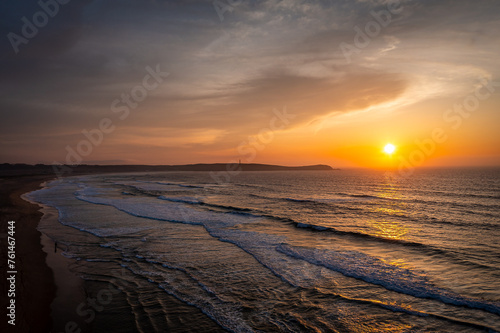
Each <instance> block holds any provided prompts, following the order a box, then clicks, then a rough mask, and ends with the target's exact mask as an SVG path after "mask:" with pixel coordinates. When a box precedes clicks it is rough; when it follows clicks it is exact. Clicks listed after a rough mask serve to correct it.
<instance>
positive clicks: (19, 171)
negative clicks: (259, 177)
mask: <svg viewBox="0 0 500 333" xmlns="http://www.w3.org/2000/svg"><path fill="white" fill-rule="evenodd" d="M57 168H58V170H60V173H61V174H62V175H63V176H70V175H71V174H93V173H111V172H113V173H114V172H155V171H235V170H241V171H331V170H338V169H333V168H332V167H331V166H329V165H324V164H317V165H306V166H282V165H272V164H257V163H242V164H227V163H211V164H203V163H199V164H184V165H88V164H80V165H63V166H57ZM39 174H55V171H54V167H53V166H52V165H46V164H36V165H30V164H9V163H4V164H0V175H1V176H20V175H39Z"/></svg>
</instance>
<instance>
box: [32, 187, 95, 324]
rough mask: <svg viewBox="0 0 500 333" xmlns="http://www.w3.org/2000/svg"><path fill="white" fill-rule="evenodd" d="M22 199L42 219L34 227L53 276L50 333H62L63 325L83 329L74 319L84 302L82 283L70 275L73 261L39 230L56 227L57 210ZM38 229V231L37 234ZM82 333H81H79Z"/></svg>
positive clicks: (59, 246) (77, 318) (79, 321)
mask: <svg viewBox="0 0 500 333" xmlns="http://www.w3.org/2000/svg"><path fill="white" fill-rule="evenodd" d="M23 199H24V200H26V201H29V202H31V203H33V204H36V205H38V206H40V207H41V209H40V212H42V214H43V215H42V217H41V219H40V222H39V224H38V226H37V230H39V231H40V234H41V237H40V243H41V245H42V250H43V251H44V252H45V253H46V255H47V256H46V259H45V262H46V264H47V266H48V267H49V268H50V269H51V270H52V272H53V275H54V283H55V285H56V292H55V295H54V298H53V300H52V302H51V305H50V310H51V319H52V330H51V331H52V332H66V328H65V327H66V324H67V323H69V322H75V323H76V324H77V325H78V327H79V328H83V327H85V325H84V323H83V322H81V318H80V317H78V316H77V314H76V309H77V307H78V305H79V304H81V303H82V302H84V301H85V288H84V283H85V281H84V280H83V279H82V278H80V277H79V276H78V275H76V274H75V273H73V272H72V271H71V269H70V266H71V264H72V263H74V262H73V260H71V259H69V258H67V257H65V256H64V255H63V253H64V249H62V248H61V245H62V244H60V245H58V244H57V243H55V242H54V240H53V239H51V238H50V237H49V236H48V235H47V234H45V233H44V232H43V228H50V227H51V225H53V224H54V223H59V220H58V216H59V213H58V212H57V209H55V208H53V207H50V206H46V205H43V204H40V203H34V202H33V201H31V200H29V199H28V198H25V197H24V195H23ZM41 228H42V230H40V229H41ZM82 332H85V330H82Z"/></svg>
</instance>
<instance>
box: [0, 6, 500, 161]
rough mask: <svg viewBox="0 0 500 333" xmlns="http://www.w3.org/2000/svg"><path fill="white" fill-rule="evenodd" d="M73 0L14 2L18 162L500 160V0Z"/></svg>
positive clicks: (10, 124) (0, 31)
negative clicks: (389, 151) (390, 148)
mask: <svg viewBox="0 0 500 333" xmlns="http://www.w3.org/2000/svg"><path fill="white" fill-rule="evenodd" d="M59 1H60V2H56V0H41V1H30V0H24V1H18V0H4V1H2V3H1V4H0V22H1V24H0V35H1V41H0V48H1V55H0V73H1V75H0V96H1V98H0V112H1V115H0V117H1V122H0V146H1V151H0V163H30V164H33V163H45V164H51V163H62V164H64V163H67V164H79V163H86V164H185V163H215V162H219V163H226V162H227V163H230V162H233V161H239V160H241V162H242V163H270V164H282V165H307V164H328V165H331V166H334V167H341V168H342V167H369V168H394V167H399V168H402V167H403V168H406V167H407V168H410V167H420V166H431V167H433V166H479V165H485V166H498V165H500V134H499V124H500V66H499V60H498V59H500V15H498V13H500V1H496V0H477V1H465V0H454V1H451V0H449V1H447V0H443V1H435V0H433V1H430V0H422V1H416V0H400V1H397V0H393V1H387V0H343V1H340V0H339V1H337V0H318V1H305V0H286V1H278V0H268V1H267V0H262V1H250V0H220V1H218V0H216V1H201V0H200V1H196V0H185V1H166V0H141V1H139V0H137V1H134V0H119V1H118V0H106V1H104V0H94V1H91V0H87V1H76V0H73V1H68V0H59ZM387 143H392V144H394V145H395V147H396V151H395V152H394V153H392V154H387V153H384V151H383V148H384V146H385V145H386V144H387Z"/></svg>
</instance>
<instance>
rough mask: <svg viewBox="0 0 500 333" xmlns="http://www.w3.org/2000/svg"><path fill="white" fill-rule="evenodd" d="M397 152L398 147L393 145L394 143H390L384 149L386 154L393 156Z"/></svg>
mask: <svg viewBox="0 0 500 333" xmlns="http://www.w3.org/2000/svg"><path fill="white" fill-rule="evenodd" d="M395 151H396V146H395V145H393V144H392V143H388V144H386V145H385V147H384V153H386V154H389V155H392V153H394V152H395Z"/></svg>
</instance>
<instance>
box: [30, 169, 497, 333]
mask: <svg viewBox="0 0 500 333" xmlns="http://www.w3.org/2000/svg"><path fill="white" fill-rule="evenodd" d="M219 180H220V179H219ZM226 180H228V181H226ZM27 197H28V198H29V199H30V200H32V201H35V202H38V203H41V204H43V205H45V206H47V207H48V208H47V209H49V210H50V209H52V210H54V209H56V210H57V214H46V215H47V216H46V218H44V219H43V220H42V222H41V223H40V225H39V230H40V231H41V232H42V233H44V234H45V235H47V236H48V237H49V238H51V239H52V240H53V241H55V242H56V243H57V246H58V248H59V249H61V250H62V251H63V255H64V256H65V257H67V258H70V260H71V265H70V269H71V270H72V271H73V272H74V273H75V274H76V275H78V276H80V277H82V278H83V279H84V281H85V284H86V289H87V296H88V297H89V299H90V300H89V299H87V301H86V302H85V304H80V306H78V307H77V308H75V311H72V312H73V315H72V316H71V317H70V318H65V320H72V321H74V322H76V323H77V324H78V325H81V326H80V327H81V328H82V330H83V331H85V330H87V331H92V332H164V331H165V332H166V331H168V332H223V331H231V332H485V331H486V332H488V331H489V332H498V331H500V228H499V227H500V170H499V169H419V170H416V171H415V172H414V173H413V175H411V176H409V177H404V178H403V177H397V176H394V175H390V174H387V173H385V172H383V171H374V170H362V169H346V170H333V171H286V172H241V173H239V174H237V175H231V177H226V178H225V179H224V182H220V181H219V182H217V181H216V179H214V178H213V177H211V175H210V173H208V172H159V173H134V174H104V175H90V176H76V177H69V178H64V179H62V180H54V181H52V182H49V183H47V184H46V186H45V188H43V189H41V190H38V191H35V192H31V193H30V194H29V195H28V196H27ZM51 207H52V208H51ZM92 299H93V301H92Z"/></svg>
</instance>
